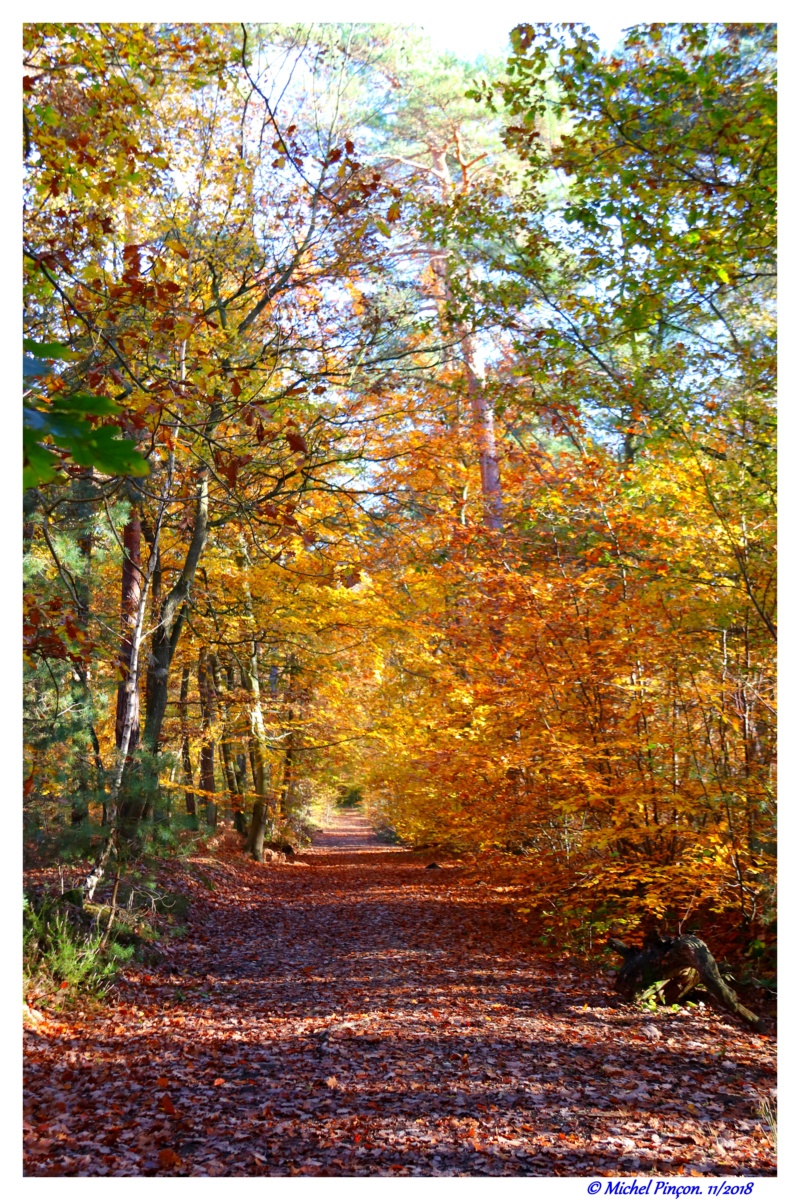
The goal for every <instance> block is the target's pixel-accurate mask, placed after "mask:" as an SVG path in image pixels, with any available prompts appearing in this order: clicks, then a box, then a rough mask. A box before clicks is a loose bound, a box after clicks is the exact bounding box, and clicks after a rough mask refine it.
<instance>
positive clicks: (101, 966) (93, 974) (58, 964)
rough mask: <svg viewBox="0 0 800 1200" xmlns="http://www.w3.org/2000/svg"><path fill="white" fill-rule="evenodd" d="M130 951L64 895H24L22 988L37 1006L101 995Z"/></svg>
mask: <svg viewBox="0 0 800 1200" xmlns="http://www.w3.org/2000/svg"><path fill="white" fill-rule="evenodd" d="M134 950H135V946H134V945H131V944H128V945H125V944H123V940H121V939H119V938H118V937H116V936H113V935H112V936H110V937H109V938H108V939H106V938H105V936H104V930H101V929H100V927H99V924H98V922H97V921H96V920H95V919H93V918H92V917H91V916H90V915H89V914H88V913H84V912H82V910H81V909H79V908H77V907H76V906H74V905H72V904H70V903H69V902H67V903H65V902H64V898H63V897H60V898H59V897H53V896H47V895H44V896H38V897H33V896H24V897H23V989H24V994H25V995H26V996H27V997H29V998H32V999H35V1000H36V1001H37V1003H38V1004H39V1005H43V1004H44V1003H49V1004H52V1005H55V1006H56V1007H62V1006H64V1005H68V1004H71V1003H74V1002H75V1001H76V1000H77V999H78V997H80V996H87V995H88V996H92V997H96V998H101V997H102V996H103V995H104V994H105V992H106V991H107V990H108V988H109V986H110V985H111V983H112V982H113V979H114V975H115V974H116V972H117V971H118V969H119V968H120V966H122V965H123V964H124V963H125V962H127V961H128V960H129V959H130V958H131V957H132V955H133V953H134Z"/></svg>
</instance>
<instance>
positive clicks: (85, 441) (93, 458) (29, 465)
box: [22, 338, 150, 489]
mask: <svg viewBox="0 0 800 1200" xmlns="http://www.w3.org/2000/svg"><path fill="white" fill-rule="evenodd" d="M25 346H26V348H28V349H31V350H32V352H33V353H34V354H35V355H38V356H41V357H49V358H52V357H55V355H54V354H53V351H54V350H56V351H59V352H60V353H59V355H58V356H59V357H62V358H64V357H68V356H69V355H70V351H69V349H68V347H66V346H60V345H56V344H49V343H48V344H42V345H38V344H37V343H35V342H33V341H31V340H30V339H29V338H26V339H25ZM23 371H24V373H25V375H26V376H30V377H33V378H39V377H40V376H41V375H42V374H45V373H46V372H45V371H43V370H42V369H40V368H39V367H38V366H37V364H31V360H29V359H25V360H23ZM33 391H34V389H31V392H33ZM31 392H29V393H28V394H27V396H26V402H25V404H24V406H23V436H22V440H23V468H24V469H23V487H24V488H26V489H27V488H30V487H37V486H38V485H39V484H43V483H52V482H53V480H55V479H56V478H57V477H58V475H59V472H60V470H61V467H62V466H63V464H64V463H65V462H66V461H71V462H72V463H74V464H76V465H77V466H82V467H96V468H97V470H98V471H101V472H102V473H103V474H106V475H139V476H141V475H148V474H149V473H150V467H149V465H148V463H147V461H146V459H144V458H142V456H141V454H140V453H139V452H138V450H137V449H136V444H135V442H132V441H130V440H129V439H127V438H123V437H120V433H121V430H120V428H119V426H118V425H114V424H103V425H99V424H97V421H99V420H100V419H102V418H107V417H110V416H115V415H117V414H119V413H120V412H121V411H122V410H121V409H120V407H119V405H117V404H115V403H114V401H113V400H111V399H109V397H107V396H95V395H92V394H91V393H89V392H83V391H74V392H71V393H69V394H66V395H62V394H61V393H60V392H56V393H55V394H54V395H52V396H51V397H50V398H49V399H48V398H46V397H44V396H43V395H40V396H38V397H37V396H34V395H32V394H31ZM49 443H52V446H50V444H49Z"/></svg>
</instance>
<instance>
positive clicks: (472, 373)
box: [428, 135, 503, 530]
mask: <svg viewBox="0 0 800 1200" xmlns="http://www.w3.org/2000/svg"><path fill="white" fill-rule="evenodd" d="M451 144H452V143H448V145H445V146H435V145H433V144H431V143H429V144H428V151H429V153H430V155H431V163H432V167H433V172H434V174H435V175H436V176H437V178H438V179H439V180H440V184H441V193H442V199H443V201H444V202H445V203H446V204H449V203H451V202H452V199H453V192H454V185H453V180H452V177H451V174H450V167H449V165H448V162H447V151H448V148H449V146H450V145H451ZM456 150H457V154H458V160H459V163H460V164H461V167H462V186H461V190H462V192H466V191H467V190H468V188H469V182H470V181H469V166H471V165H473V164H468V163H465V162H463V160H462V156H461V143H460V141H459V139H458V135H456ZM430 263H431V270H432V271H433V274H434V277H435V278H436V279H437V280H438V284H439V295H438V297H437V308H438V311H439V324H440V327H441V332H442V335H443V336H444V337H448V336H451V335H452V337H453V338H454V339H455V340H456V341H457V344H458V347H459V350H460V351H461V359H462V362H463V364H464V370H465V373H466V377H467V395H468V397H469V402H470V410H471V416H472V429H473V434H474V437H475V444H476V447H477V450H478V460H479V463H480V471H481V495H482V497H483V521H484V524H485V526H486V528H487V529H492V530H501V529H502V528H503V490H502V485H501V481H500V461H499V456H498V453H497V439H496V436H495V428H494V407H493V405H492V402H491V398H490V397H489V396H488V395H487V392H486V368H485V365H484V361H483V356H482V354H481V352H480V349H479V347H478V344H477V342H476V340H475V337H474V335H473V334H472V333H471V332H470V331H469V330H468V329H467V328H465V326H463V325H461V324H457V323H455V324H454V323H452V322H451V320H450V316H449V313H448V309H449V306H450V302H451V297H452V289H451V286H450V267H449V259H448V253H447V251H446V250H443V249H442V250H434V251H432V252H431V253H430Z"/></svg>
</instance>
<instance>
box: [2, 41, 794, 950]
mask: <svg viewBox="0 0 800 1200" xmlns="http://www.w3.org/2000/svg"><path fill="white" fill-rule="evenodd" d="M775 41H776V32H775V27H774V26H773V25H769V24H747V25H745V24H727V25H716V24H698V23H689V24H667V25H653V24H641V25H637V26H634V27H633V28H631V29H630V30H628V31H627V33H626V35H625V38H624V41H623V43H622V44H621V45H620V47H619V49H618V50H617V51H616V52H615V53H614V54H613V55H609V54H606V53H603V52H601V50H600V48H599V46H598V43H597V40H596V38H595V37H594V35H593V34H592V33H591V32H590V31H589V30H588V29H587V28H586V27H585V26H580V25H527V24H523V25H519V26H517V28H516V29H515V30H514V31H513V33H512V47H513V49H512V53H511V54H510V56H509V57H508V60H507V61H505V62H504V61H496V62H495V61H490V60H484V61H479V62H478V63H476V64H473V65H467V64H464V63H461V62H459V61H458V60H457V59H456V58H454V57H453V56H450V55H436V54H435V53H434V52H433V51H432V50H431V48H430V46H429V45H428V44H427V43H426V42H425V40H424V38H423V37H422V36H421V34H420V33H419V31H416V30H413V29H410V28H403V27H396V26H391V25H383V24H373V25H370V24H362V25H341V24H321V25H308V26H305V25H304V26H301V25H278V24H262V25H246V26H241V25H236V24H230V25H226V24H217V25H199V24H198V25H175V24H168V23H165V24H159V25H156V24H135V25H113V24H94V23H80V24H77V23H58V24H55V23H50V24H30V25H27V26H25V41H24V63H25V68H24V69H25V76H24V123H23V155H24V165H25V185H24V202H25V219H24V247H23V249H24V264H25V266H24V285H25V289H24V325H25V342H24V347H23V354H24V397H25V399H24V407H25V432H24V453H25V486H26V491H25V495H24V550H25V557H24V581H25V624H24V631H23V632H24V645H25V661H26V674H25V696H24V703H25V755H26V767H25V813H26V827H25V828H26V838H27V839H29V840H30V841H32V842H39V843H48V844H49V843H50V841H54V842H59V839H61V841H62V842H63V840H64V839H68V838H72V840H73V844H74V845H75V847H77V849H76V853H80V854H83V855H84V856H88V858H89V859H90V860H91V862H92V863H93V866H92V869H91V872H90V876H89V880H88V881H87V887H88V888H89V890H91V888H92V887H93V886H94V885H95V884H96V882H97V880H98V879H99V878H100V877H101V874H102V872H103V870H105V868H106V865H107V863H108V861H109V859H110V857H111V856H112V855H114V854H117V855H120V856H121V855H124V854H125V853H127V852H128V849H129V848H130V847H132V846H138V845H141V843H142V840H143V839H145V840H146V839H150V840H152V841H155V842H156V843H162V844H166V845H169V844H172V843H174V842H175V841H176V839H178V840H179V839H180V837H181V836H182V835H183V831H185V830H186V829H189V828H196V827H197V826H198V824H201V823H206V824H210V825H212V826H213V825H215V824H217V823H219V822H221V821H223V820H235V822H236V824H237V828H240V829H242V830H245V829H246V830H247V831H248V837H249V845H250V849H251V851H252V852H253V853H254V854H255V855H256V857H259V856H260V855H261V853H262V846H263V843H264V839H265V838H267V839H269V838H271V837H278V836H281V834H282V832H285V831H288V830H291V829H292V828H295V827H297V826H298V823H299V822H300V821H301V820H302V818H303V814H304V812H305V810H306V809H307V807H308V804H309V803H310V802H311V800H312V799H313V798H314V797H319V796H341V795H345V794H347V793H348V792H353V791H354V789H356V790H358V792H359V794H363V795H364V797H365V799H366V801H367V802H368V804H369V805H370V806H371V810H372V811H373V813H375V814H377V815H379V816H380V819H381V820H382V821H383V822H385V823H386V824H387V825H388V826H390V827H391V828H392V829H393V830H394V831H396V834H397V835H398V836H399V837H401V838H403V839H405V840H406V841H408V842H410V843H412V844H444V845H448V846H450V847H452V848H456V849H477V850H486V849H495V850H498V851H502V852H507V853H514V854H516V855H520V856H525V857H526V858H527V859H528V860H529V861H530V862H531V864H532V869H535V871H536V872H537V875H538V877H539V879H540V880H541V892H542V904H543V912H544V911H545V908H546V915H547V920H546V921H544V922H543V923H542V927H541V937H542V938H544V939H547V938H550V937H553V938H556V937H557V938H558V939H560V941H561V943H562V944H563V942H564V939H565V938H566V939H567V940H568V941H571V942H572V944H573V945H575V946H576V947H577V948H584V942H585V939H586V938H587V937H588V936H590V931H594V932H603V931H606V930H608V929H609V928H611V927H612V926H613V927H614V928H616V929H624V928H625V927H626V926H631V927H634V926H636V925H637V924H639V923H641V922H642V921H645V920H646V919H650V918H656V919H657V920H660V921H663V922H665V923H666V924H670V925H671V926H675V927H677V926H678V924H679V923H681V922H682V921H685V920H687V919H688V918H689V915H690V914H694V915H695V916H699V915H702V916H703V919H704V920H705V922H706V926H707V927H708V925H709V924H710V923H714V924H715V925H716V928H717V930H718V932H719V938H720V939H722V940H723V941H724V939H725V938H727V939H729V942H730V944H731V946H734V945H735V946H737V947H738V949H739V951H740V952H741V953H753V952H754V951H753V947H758V946H761V947H762V949H763V945H764V941H765V939H768V938H769V937H770V936H771V931H772V928H773V923H774V861H775V745H776V720H775V702H776V683H775V639H776V578H775V494H776V486H775V270H776V268H775V255H776V226H775V212H776V78H775V56H776V45H775ZM756 952H757V951H756Z"/></svg>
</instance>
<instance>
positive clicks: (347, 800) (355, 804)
mask: <svg viewBox="0 0 800 1200" xmlns="http://www.w3.org/2000/svg"><path fill="white" fill-rule="evenodd" d="M363 802H364V796H363V793H362V791H361V788H360V787H349V788H347V790H346V791H345V792H343V793H342V795H341V796H340V797H339V799H338V800H337V801H336V807H337V808H361V805H362V804H363Z"/></svg>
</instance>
